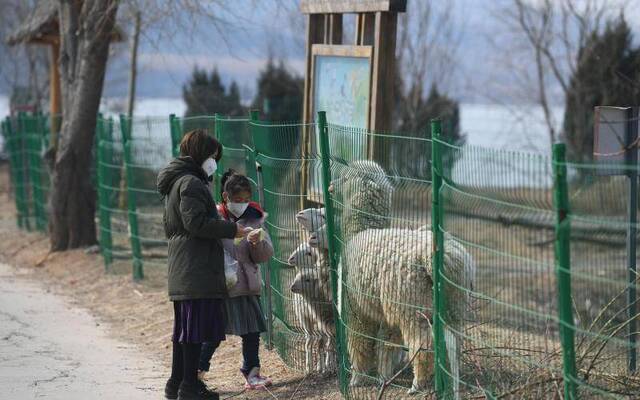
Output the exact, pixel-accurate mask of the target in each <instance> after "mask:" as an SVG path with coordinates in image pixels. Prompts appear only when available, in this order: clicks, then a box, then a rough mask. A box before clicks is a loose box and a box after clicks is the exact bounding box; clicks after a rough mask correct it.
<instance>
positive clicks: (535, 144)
mask: <svg viewBox="0 0 640 400" xmlns="http://www.w3.org/2000/svg"><path fill="white" fill-rule="evenodd" d="M116 103H117V104H119V105H120V106H121V105H122V104H123V102H122V100H120V99H105V100H104V101H103V104H102V107H101V110H102V111H103V112H104V113H105V114H114V113H110V112H109V109H112V108H114V106H113V105H114V104H116ZM185 110H186V107H185V104H184V102H183V101H182V99H174V98H141V99H139V100H138V102H137V103H136V116H139V117H158V118H153V121H154V126H158V124H161V125H164V124H165V123H164V118H166V126H161V127H160V126H158V128H159V129H158V130H157V134H158V136H162V137H163V138H164V139H165V140H160V142H166V147H167V149H169V148H170V147H169V137H168V131H169V128H168V116H169V114H172V113H173V114H176V115H178V116H180V115H183V114H184V112H185ZM8 112H9V104H8V98H7V97H6V96H0V116H3V117H4V116H6V115H7V114H8ZM553 115H554V118H555V121H556V123H557V124H561V122H562V117H563V109H562V107H557V108H554V109H553ZM460 119H461V121H460V124H461V128H462V131H463V132H464V133H465V134H466V137H467V140H466V144H468V145H470V146H471V148H470V149H469V150H468V151H466V150H465V151H464V152H463V155H462V158H461V159H459V160H458V162H457V164H456V166H455V168H454V178H455V179H456V181H458V182H460V183H469V182H471V181H475V182H477V181H478V180H481V181H482V182H483V183H484V184H485V185H489V186H494V185H495V186H520V185H522V184H524V183H528V184H531V181H532V180H534V181H536V182H537V183H534V185H535V186H547V185H549V184H550V181H548V180H546V179H543V180H541V179H540V177H539V175H540V172H541V171H535V172H534V173H533V174H534V175H536V176H535V177H532V176H531V172H532V170H534V169H535V168H537V167H536V165H537V164H539V163H537V161H536V158H535V157H534V158H533V159H532V161H530V162H523V163H520V162H515V161H514V158H515V156H513V155H512V156H509V155H508V154H507V155H505V154H506V153H505V152H504V151H515V152H530V153H536V154H541V155H545V156H549V155H550V152H551V144H550V141H549V137H548V133H547V132H548V131H547V128H546V124H545V122H544V114H543V112H542V109H541V108H540V107H538V106H536V105H533V106H526V105H518V106H505V105H499V104H468V103H463V104H462V105H461V107H460ZM134 135H135V132H134ZM159 139H160V138H159ZM2 141H3V139H2V138H1V137H0V146H1V143H2ZM159 144H160V143H159ZM476 146H481V147H485V148H487V149H486V150H482V149H480V150H479V149H477V147H476ZM160 147H165V143H162V144H160ZM158 150H160V149H158ZM492 150H493V151H492ZM495 150H502V151H500V152H496V153H494V151H495ZM167 151H168V150H167ZM497 153H500V154H497ZM156 154H158V153H156ZM159 158H164V157H159ZM158 162H159V163H163V162H164V160H158ZM154 164H155V163H154ZM479 166H482V168H481V171H478V167H479ZM470 171H472V172H474V174H470ZM478 173H481V174H482V176H481V177H479V176H477V174H478Z"/></svg>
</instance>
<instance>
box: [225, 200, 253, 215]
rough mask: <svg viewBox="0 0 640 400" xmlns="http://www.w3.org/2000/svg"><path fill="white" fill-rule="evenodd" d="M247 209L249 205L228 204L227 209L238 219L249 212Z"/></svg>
mask: <svg viewBox="0 0 640 400" xmlns="http://www.w3.org/2000/svg"><path fill="white" fill-rule="evenodd" d="M247 207H249V203H227V209H228V210H229V212H230V213H231V214H233V215H235V216H236V218H240V217H241V216H242V214H244V212H245V211H247Z"/></svg>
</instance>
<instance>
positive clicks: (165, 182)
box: [156, 157, 207, 197]
mask: <svg viewBox="0 0 640 400" xmlns="http://www.w3.org/2000/svg"><path fill="white" fill-rule="evenodd" d="M185 175H194V176H196V177H197V178H199V179H201V180H202V181H203V182H207V176H206V175H205V172H204V170H203V169H202V167H201V166H199V165H197V164H196V163H195V161H193V158H191V157H178V158H174V159H173V160H171V161H170V162H169V164H168V165H167V166H166V167H164V168H163V169H162V170H161V171H160V173H159V174H158V179H157V181H156V184H157V188H158V193H160V195H161V196H162V197H165V196H166V195H168V194H169V192H170V191H171V187H173V184H174V183H175V182H176V181H177V180H178V179H179V178H181V177H183V176H185Z"/></svg>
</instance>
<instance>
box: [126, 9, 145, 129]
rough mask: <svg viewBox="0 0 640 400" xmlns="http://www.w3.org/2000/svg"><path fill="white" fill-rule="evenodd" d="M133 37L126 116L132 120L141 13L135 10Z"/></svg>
mask: <svg viewBox="0 0 640 400" xmlns="http://www.w3.org/2000/svg"><path fill="white" fill-rule="evenodd" d="M133 19H134V24H133V37H132V38H131V65H130V69H129V102H128V103H129V104H128V106H127V115H128V116H129V118H133V109H134V107H135V102H136V78H137V76H138V43H139V40H138V39H139V38H140V24H141V19H142V16H141V13H140V10H136V11H135V13H134V16H133Z"/></svg>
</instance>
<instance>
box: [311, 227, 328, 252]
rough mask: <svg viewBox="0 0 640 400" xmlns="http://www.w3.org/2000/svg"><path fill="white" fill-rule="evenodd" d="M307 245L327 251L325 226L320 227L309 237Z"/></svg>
mask: <svg viewBox="0 0 640 400" xmlns="http://www.w3.org/2000/svg"><path fill="white" fill-rule="evenodd" d="M309 245H310V246H311V247H315V248H317V249H323V250H328V249H329V241H328V239H327V225H322V226H321V227H320V228H319V229H318V230H317V231H315V232H313V233H312V234H311V236H309Z"/></svg>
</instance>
